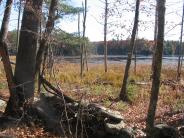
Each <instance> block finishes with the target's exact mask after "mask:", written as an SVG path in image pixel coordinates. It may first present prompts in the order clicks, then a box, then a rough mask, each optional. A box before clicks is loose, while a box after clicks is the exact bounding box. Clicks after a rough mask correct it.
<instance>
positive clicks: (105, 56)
mask: <svg viewBox="0 0 184 138" xmlns="http://www.w3.org/2000/svg"><path fill="white" fill-rule="evenodd" d="M107 15H108V0H105V19H104V68H105V72H107Z"/></svg>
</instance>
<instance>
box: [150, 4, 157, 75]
mask: <svg viewBox="0 0 184 138" xmlns="http://www.w3.org/2000/svg"><path fill="white" fill-rule="evenodd" d="M156 3H157V0H156ZM157 7H158V6H157V4H156V6H155V28H154V47H153V56H152V66H151V78H153V69H154V64H155V51H156V46H157V43H156V41H157V32H158V10H157V9H158V8H157Z"/></svg>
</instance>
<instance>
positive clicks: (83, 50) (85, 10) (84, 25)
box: [81, 0, 87, 77]
mask: <svg viewBox="0 0 184 138" xmlns="http://www.w3.org/2000/svg"><path fill="white" fill-rule="evenodd" d="M84 4H85V5H84V6H82V7H83V8H84V11H83V35H82V40H83V41H82V46H81V64H82V68H81V77H83V72H84V57H85V60H86V66H87V53H86V52H87V51H86V48H85V35H86V15H87V0H85V3H84ZM82 5H83V4H82Z"/></svg>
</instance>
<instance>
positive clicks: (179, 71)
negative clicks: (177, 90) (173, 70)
mask: <svg viewBox="0 0 184 138" xmlns="http://www.w3.org/2000/svg"><path fill="white" fill-rule="evenodd" d="M183 21H184V3H183V13H182V21H181V34H180V45H179V57H178V68H177V80H178V81H179V80H180V79H181V67H182V54H183Z"/></svg>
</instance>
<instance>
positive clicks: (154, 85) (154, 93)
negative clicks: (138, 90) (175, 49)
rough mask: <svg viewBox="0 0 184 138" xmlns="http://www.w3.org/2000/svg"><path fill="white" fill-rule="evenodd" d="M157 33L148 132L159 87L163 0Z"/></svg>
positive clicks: (162, 36) (151, 125)
mask: <svg viewBox="0 0 184 138" xmlns="http://www.w3.org/2000/svg"><path fill="white" fill-rule="evenodd" d="M157 5H158V34H157V41H156V42H157V47H156V51H155V64H154V70H153V81H152V88H151V97H150V103H149V108H148V115H147V120H146V128H147V130H148V132H150V130H152V128H153V127H154V118H155V112H156V106H157V101H158V94H159V88H160V75H161V68H162V53H163V43H164V26H165V0H158V2H157Z"/></svg>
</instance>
